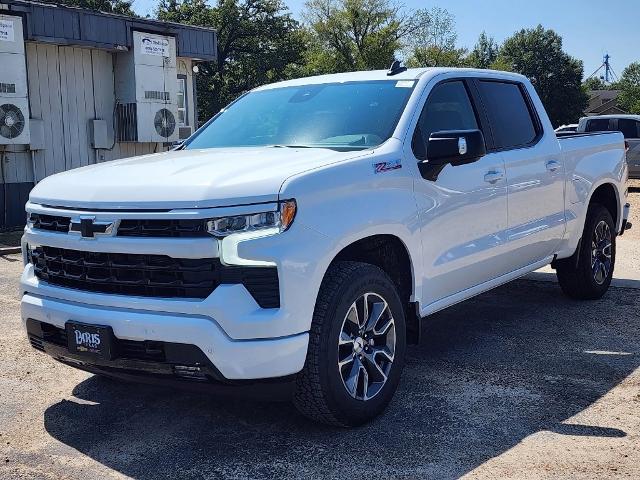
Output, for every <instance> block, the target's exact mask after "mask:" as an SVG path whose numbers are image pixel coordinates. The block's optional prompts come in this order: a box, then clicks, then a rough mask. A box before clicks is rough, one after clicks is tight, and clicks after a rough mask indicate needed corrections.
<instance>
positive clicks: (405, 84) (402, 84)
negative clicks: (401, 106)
mask: <svg viewBox="0 0 640 480" xmlns="http://www.w3.org/2000/svg"><path fill="white" fill-rule="evenodd" d="M413 84H414V81H413V80H398V81H397V82H396V88H413Z"/></svg>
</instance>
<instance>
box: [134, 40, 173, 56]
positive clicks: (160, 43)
mask: <svg viewBox="0 0 640 480" xmlns="http://www.w3.org/2000/svg"><path fill="white" fill-rule="evenodd" d="M140 42H141V48H140V51H141V52H142V53H144V54H145V55H157V56H161V57H168V56H169V55H170V54H169V40H168V39H166V38H164V37H157V36H155V35H144V36H143V37H142V38H141V39H140Z"/></svg>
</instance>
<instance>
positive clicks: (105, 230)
mask: <svg viewBox="0 0 640 480" xmlns="http://www.w3.org/2000/svg"><path fill="white" fill-rule="evenodd" d="M112 230H113V222H97V221H96V219H95V217H80V218H78V219H75V218H74V219H72V220H71V224H70V225H69V232H70V233H79V234H80V235H81V236H82V238H94V237H95V236H96V235H108V234H110V233H111V231H112Z"/></svg>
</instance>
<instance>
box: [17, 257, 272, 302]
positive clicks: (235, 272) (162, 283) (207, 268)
mask: <svg viewBox="0 0 640 480" xmlns="http://www.w3.org/2000/svg"><path fill="white" fill-rule="evenodd" d="M29 256H30V261H31V263H33V265H34V271H35V275H36V277H37V278H38V279H40V280H42V281H44V282H47V283H49V284H52V285H57V286H61V287H67V288H74V289H78V290H85V291H90V292H100V293H110V294H120V295H131V296H143V297H164V298H206V297H207V296H208V295H210V294H211V292H213V290H215V289H216V287H217V286H218V285H220V284H243V285H244V286H245V288H246V289H247V290H248V291H249V293H250V294H251V295H252V296H253V298H254V299H255V300H256V303H258V305H260V306H261V307H262V308H277V307H279V306H280V289H279V284H278V271H277V268H276V267H233V266H225V265H222V263H221V262H220V260H219V259H217V258H201V259H186V258H171V257H168V256H164V255H140V254H128V253H99V252H83V251H78V250H68V249H62V248H55V247H48V246H39V247H36V248H34V249H33V250H31V251H30V252H29Z"/></svg>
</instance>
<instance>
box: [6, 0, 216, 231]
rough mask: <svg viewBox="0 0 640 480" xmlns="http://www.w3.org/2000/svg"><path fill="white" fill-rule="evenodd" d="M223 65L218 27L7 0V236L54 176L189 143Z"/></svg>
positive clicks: (22, 219)
mask: <svg viewBox="0 0 640 480" xmlns="http://www.w3.org/2000/svg"><path fill="white" fill-rule="evenodd" d="M215 58H216V36H215V32H214V31H213V30H210V29H205V28H200V27H193V26H187V25H179V24H172V23H166V22H158V21H154V20H147V19H138V18H131V17H126V16H120V15H111V14H106V13H99V12H93V11H88V10H83V9H78V8H69V7H63V6H57V5H50V4H42V3H37V2H29V1H23V0H0V167H1V168H0V229H2V228H9V227H14V226H21V225H23V224H24V203H25V202H26V200H27V198H28V194H29V191H30V190H31V188H32V187H33V185H34V183H35V182H38V181H40V180H42V179H43V178H44V177H46V176H47V175H51V174H53V173H57V172H61V171H64V170H68V169H71V168H76V167H80V166H84V165H90V164H92V163H96V162H104V161H109V160H114V159H117V158H123V157H129V156H133V155H141V154H145V153H151V152H156V151H161V150H163V149H166V148H167V145H168V144H170V143H172V142H175V141H178V140H180V139H183V138H186V137H188V136H189V135H190V134H191V132H193V130H194V128H195V126H196V124H197V115H196V91H195V88H194V86H195V82H194V72H193V67H194V65H195V64H196V63H197V62H198V61H212V60H215Z"/></svg>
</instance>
